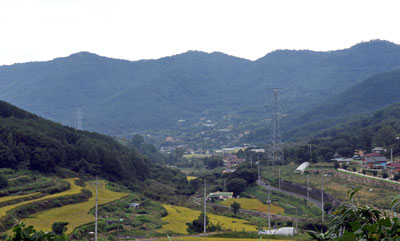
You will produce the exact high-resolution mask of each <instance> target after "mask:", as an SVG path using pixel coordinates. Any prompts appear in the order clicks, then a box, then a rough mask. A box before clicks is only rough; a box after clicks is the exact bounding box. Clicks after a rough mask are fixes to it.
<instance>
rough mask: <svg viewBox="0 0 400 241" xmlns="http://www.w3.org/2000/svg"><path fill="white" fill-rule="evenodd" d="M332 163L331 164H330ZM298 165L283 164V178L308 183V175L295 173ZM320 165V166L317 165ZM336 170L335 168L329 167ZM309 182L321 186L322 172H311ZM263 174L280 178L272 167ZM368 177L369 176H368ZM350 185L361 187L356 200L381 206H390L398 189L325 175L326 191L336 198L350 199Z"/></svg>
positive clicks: (265, 169)
mask: <svg viewBox="0 0 400 241" xmlns="http://www.w3.org/2000/svg"><path fill="white" fill-rule="evenodd" d="M314 165H315V164H311V166H310V167H309V168H310V169H313V167H314V168H315V166H314ZM329 165H331V164H329ZM297 166H298V165H295V164H291V165H286V166H281V167H280V168H281V177H282V180H286V181H291V182H295V183H300V184H303V185H307V175H299V174H295V173H293V170H295V169H296V167H297ZM317 167H318V166H317ZM329 170H330V171H334V170H333V168H332V169H329ZM308 175H309V184H310V186H311V187H314V188H318V189H320V188H321V173H319V174H317V173H310V174H308ZM262 176H263V177H264V178H266V179H268V180H270V181H272V182H274V181H276V180H278V172H274V171H273V169H272V168H268V167H266V168H263V171H262ZM366 178H367V177H366ZM350 185H353V186H356V187H361V189H360V190H359V191H358V193H357V195H356V200H357V201H358V202H360V203H361V204H372V205H376V206H378V207H380V208H386V209H388V208H390V203H391V200H392V199H393V197H394V196H395V195H396V193H397V192H398V191H396V190H392V189H390V188H386V187H382V186H374V185H371V184H359V183H349V182H347V181H345V180H341V179H339V178H335V177H333V176H326V177H324V190H325V192H327V193H329V194H332V195H333V196H335V197H336V198H338V199H339V200H342V201H348V195H347V191H348V190H350Z"/></svg>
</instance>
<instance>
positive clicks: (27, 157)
mask: <svg viewBox="0 0 400 241" xmlns="http://www.w3.org/2000/svg"><path fill="white" fill-rule="evenodd" d="M0 168H12V169H30V170H35V171H39V172H42V173H47V174H53V175H54V174H55V175H61V176H62V175H64V174H65V173H67V175H77V174H78V173H79V175H80V176H88V175H91V176H95V175H99V176H100V177H104V178H107V179H108V180H111V181H116V182H119V183H123V184H125V185H126V186H128V187H130V188H132V189H135V190H142V191H146V189H145V188H144V187H145V186H146V187H147V184H148V182H152V183H157V182H158V181H160V182H162V183H163V184H165V185H166V184H172V185H170V186H169V188H170V189H169V191H171V192H174V191H175V187H174V186H175V185H178V184H179V185H185V183H186V177H185V176H184V175H183V174H182V173H180V172H179V171H177V170H171V169H168V168H165V167H161V166H159V165H156V164H152V163H151V161H150V160H148V159H146V158H144V157H142V156H141V155H140V154H139V153H137V152H136V151H135V150H133V149H131V148H128V147H125V146H123V145H121V144H119V143H118V142H117V141H115V140H114V139H113V138H111V137H108V136H105V135H101V134H97V133H91V132H87V131H78V130H75V129H73V128H70V127H66V126H62V125H60V124H57V123H54V122H51V121H48V120H45V119H43V118H41V117H38V116H36V115H34V114H31V113H28V112H25V111H23V110H21V109H19V108H17V107H15V106H12V105H10V104H8V103H6V102H4V101H0ZM66 169H70V170H71V171H68V172H66V171H65V170H66ZM72 171H74V172H75V174H74V172H72ZM139 184H140V185H139Z"/></svg>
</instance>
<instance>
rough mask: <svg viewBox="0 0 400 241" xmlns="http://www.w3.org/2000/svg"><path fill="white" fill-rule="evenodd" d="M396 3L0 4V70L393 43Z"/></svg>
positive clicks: (151, 0) (70, 0) (58, 0)
mask: <svg viewBox="0 0 400 241" xmlns="http://www.w3.org/2000/svg"><path fill="white" fill-rule="evenodd" d="M399 10H400V1H398V0H395V1H385V0H379V1H378V0H376V1H369V0H360V1H358V0H345V1H342V0H333V1H325V0H309V1H308V0H243V1H236V0H198V1H192V0H141V1H135V0H126V1H124V0H0V65H4V64H13V63H19V62H27V61H38V60H50V59H53V58H56V57H62V56H67V55H70V54H72V53H75V52H79V51H89V52H93V53H97V54H99V55H103V56H107V57H113V58H121V59H128V60H138V59H149V58H160V57H164V56H169V55H173V54H178V53H182V52H185V51H187V50H201V51H206V52H212V51H220V52H224V53H227V54H230V55H234V56H239V57H243V58H247V59H252V60H255V59H257V58H260V57H262V56H264V55H265V54H267V53H268V52H271V51H273V50H276V49H312V50H321V51H325V50H335V49H343V48H348V47H350V46H352V45H354V44H356V43H358V42H361V41H368V40H371V39H378V38H379V39H385V40H389V41H392V42H395V43H400V31H399V28H400V14H399Z"/></svg>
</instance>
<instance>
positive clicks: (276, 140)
mask: <svg viewBox="0 0 400 241" xmlns="http://www.w3.org/2000/svg"><path fill="white" fill-rule="evenodd" d="M280 94H281V92H280V91H279V89H278V88H274V89H272V105H271V108H272V110H271V111H272V118H271V124H272V128H271V146H270V160H272V165H275V163H276V162H279V163H282V161H283V147H282V137H281V124H280V120H281V117H282V114H281V112H280V111H279V106H280V104H279V99H278V97H279V95H280Z"/></svg>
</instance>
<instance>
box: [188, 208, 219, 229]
mask: <svg viewBox="0 0 400 241" xmlns="http://www.w3.org/2000/svg"><path fill="white" fill-rule="evenodd" d="M186 225H187V226H188V228H187V231H188V232H189V233H202V232H203V231H204V212H201V213H200V215H199V217H198V218H197V219H195V220H193V222H191V223H186ZM206 225H207V226H206V231H207V232H215V231H221V227H220V226H219V225H214V224H213V223H211V222H210V219H209V217H208V216H207V215H206Z"/></svg>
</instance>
